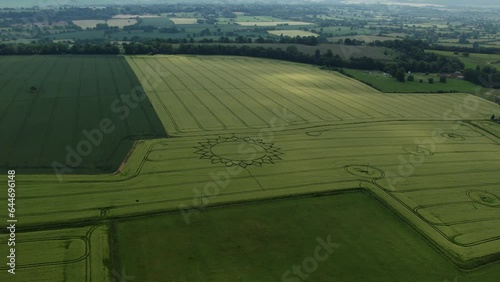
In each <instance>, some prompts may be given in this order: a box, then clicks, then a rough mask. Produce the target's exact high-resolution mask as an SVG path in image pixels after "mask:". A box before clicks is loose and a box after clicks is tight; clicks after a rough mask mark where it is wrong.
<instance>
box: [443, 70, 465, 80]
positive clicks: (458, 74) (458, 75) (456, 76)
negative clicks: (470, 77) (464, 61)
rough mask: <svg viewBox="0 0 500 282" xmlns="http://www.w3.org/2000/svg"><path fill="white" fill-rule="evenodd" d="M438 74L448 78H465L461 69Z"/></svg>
mask: <svg viewBox="0 0 500 282" xmlns="http://www.w3.org/2000/svg"><path fill="white" fill-rule="evenodd" d="M438 76H439V77H446V78H455V79H464V75H463V73H461V72H459V71H456V72H454V73H440V74H439V75H438Z"/></svg>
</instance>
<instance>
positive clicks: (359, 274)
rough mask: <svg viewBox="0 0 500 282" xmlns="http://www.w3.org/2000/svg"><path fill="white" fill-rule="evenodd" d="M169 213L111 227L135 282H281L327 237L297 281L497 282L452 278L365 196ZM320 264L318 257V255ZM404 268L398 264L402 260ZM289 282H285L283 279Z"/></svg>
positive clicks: (486, 271)
mask: <svg viewBox="0 0 500 282" xmlns="http://www.w3.org/2000/svg"><path fill="white" fill-rule="evenodd" d="M190 219H191V223H190V224H189V225H186V223H185V222H184V220H183V218H182V216H181V215H180V214H179V213H175V214H172V215H164V216H155V217H148V218H144V219H136V220H134V221H125V222H120V223H118V227H117V234H116V236H115V238H118V241H119V242H118V247H119V256H120V258H121V267H122V268H123V269H126V272H127V274H128V275H132V276H135V277H136V279H137V280H138V281H303V280H286V279H285V280H282V278H283V277H282V276H283V274H284V273H285V272H286V271H287V270H290V271H292V266H293V265H302V263H303V261H304V260H305V259H306V258H308V257H312V256H313V254H314V251H315V248H316V247H317V246H318V245H319V243H318V242H317V238H321V239H323V240H326V239H327V237H328V236H331V243H334V244H338V245H336V246H335V247H333V253H332V254H330V256H329V257H328V258H327V259H326V260H325V261H323V262H318V266H317V270H315V271H312V272H311V273H307V272H305V271H304V270H303V271H304V274H307V275H309V277H308V278H307V281H342V282H347V281H384V282H389V281H406V282H410V281H415V282H417V281H418V282H422V281H436V282H441V281H446V280H448V281H457V280H455V279H458V281H460V282H466V281H484V282H490V281H491V282H493V281H498V280H496V278H497V277H498V276H499V275H500V268H498V267H493V266H492V267H486V268H483V269H482V270H478V271H476V272H474V273H465V272H461V271H460V270H458V269H457V268H456V267H455V266H454V265H453V264H452V263H451V262H450V261H449V260H447V259H445V258H444V257H443V256H442V255H440V254H439V253H438V252H437V251H436V250H434V249H433V248H432V247H431V246H430V245H429V244H428V243H426V241H425V240H424V239H422V238H421V237H420V236H419V235H417V233H416V232H415V231H414V230H412V229H411V228H410V227H408V225H407V224H405V223H404V222H403V221H401V220H400V219H399V218H398V217H397V216H395V215H394V214H392V213H391V212H390V211H388V210H387V209H386V208H385V207H383V206H382V205H380V204H379V203H378V202H376V201H374V200H373V199H372V198H371V197H370V196H368V195H367V194H365V193H358V192H356V193H347V194H341V195H335V196H323V197H313V198H302V199H289V200H282V201H277V202H272V203H258V204H252V205H248V206H234V207H228V208H222V209H211V210H206V211H203V212H202V213H201V214H195V215H193V216H191V218H190ZM321 254H323V253H321ZM403 258H404V259H403ZM293 277H294V278H296V279H298V277H297V276H296V275H293V274H289V275H288V276H285V278H287V279H292V278H293Z"/></svg>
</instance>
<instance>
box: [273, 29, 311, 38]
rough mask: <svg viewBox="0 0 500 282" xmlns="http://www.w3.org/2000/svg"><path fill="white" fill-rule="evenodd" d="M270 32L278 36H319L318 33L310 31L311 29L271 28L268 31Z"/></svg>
mask: <svg viewBox="0 0 500 282" xmlns="http://www.w3.org/2000/svg"><path fill="white" fill-rule="evenodd" d="M268 32H269V33H270V34H273V35H277V36H281V35H283V36H290V37H296V36H319V35H318V34H316V33H314V32H309V31H303V30H270V31H268Z"/></svg>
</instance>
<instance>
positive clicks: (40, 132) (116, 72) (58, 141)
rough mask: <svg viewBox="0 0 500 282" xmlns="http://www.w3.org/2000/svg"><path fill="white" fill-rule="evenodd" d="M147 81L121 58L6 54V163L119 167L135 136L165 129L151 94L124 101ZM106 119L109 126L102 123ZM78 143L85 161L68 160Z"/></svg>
mask: <svg viewBox="0 0 500 282" xmlns="http://www.w3.org/2000/svg"><path fill="white" fill-rule="evenodd" d="M140 85H141V84H140V83H139V81H138V79H137V77H136V76H135V74H134V72H133V71H132V70H131V69H130V67H129V65H128V64H127V62H126V61H125V59H124V58H120V57H106V56H99V57H91V56H85V57H84V56H31V57H3V58H0V88H1V89H2V92H1V93H0V113H1V115H0V132H2V135H1V136H0V147H1V148H3V149H2V150H1V151H0V167H2V168H9V169H21V170H22V171H25V172H26V171H33V172H42V171H46V170H50V171H52V164H53V162H59V163H60V164H62V165H65V166H66V167H70V168H71V167H73V166H74V165H75V164H76V166H75V167H76V168H78V169H79V170H80V171H81V172H92V171H96V172H97V171H112V170H115V169H116V168H118V166H119V165H120V163H121V162H122V161H123V159H124V157H125V155H126V154H127V153H128V152H129V151H130V148H131V146H132V145H133V143H134V140H135V139H138V138H141V139H148V138H153V137H160V136H165V135H166V133H165V131H164V129H163V126H162V124H161V122H160V120H159V119H158V117H157V115H156V113H155V112H154V110H153V108H152V107H151V106H150V103H149V100H148V99H147V98H145V99H144V100H142V102H141V103H140V104H138V106H137V105H136V104H132V105H134V106H136V108H135V109H134V108H133V107H129V106H126V105H127V104H126V102H125V101H122V99H123V97H121V96H122V95H126V96H130V95H131V94H132V89H134V87H140ZM33 88H34V89H35V90H33ZM137 89H140V88H137ZM140 95H144V94H140ZM124 106H126V107H127V108H128V109H129V115H128V116H125V110H124V109H123V107H124ZM104 120H105V121H108V123H106V125H107V128H108V129H109V131H111V132H109V133H103V131H102V130H101V128H100V127H101V125H100V123H101V122H102V121H104ZM109 121H110V122H111V123H109ZM111 129H113V130H111ZM84 130H86V131H87V132H89V133H90V132H93V133H94V136H95V139H90V138H88V137H87V136H88V135H84V133H83V131H84ZM96 130H99V131H101V133H102V138H101V137H99V134H98V133H96ZM98 141H100V142H98ZM82 142H83V143H82ZM89 144H90V145H91V146H88V145H89ZM85 145H87V146H85ZM71 150H74V151H76V152H84V154H80V153H79V155H80V156H81V157H82V158H81V159H82V160H81V161H79V160H78V157H74V156H73V157H72V158H70V162H68V161H66V157H67V156H68V155H69V154H70V153H69V152H70V151H71ZM87 154H89V155H88V156H87ZM71 161H74V162H71ZM69 164H70V165H69ZM77 171H78V170H75V171H72V172H77Z"/></svg>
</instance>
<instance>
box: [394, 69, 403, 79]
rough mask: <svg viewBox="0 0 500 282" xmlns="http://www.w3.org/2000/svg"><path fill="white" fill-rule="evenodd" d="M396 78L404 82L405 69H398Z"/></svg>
mask: <svg viewBox="0 0 500 282" xmlns="http://www.w3.org/2000/svg"><path fill="white" fill-rule="evenodd" d="M396 79H397V80H398V81H400V82H405V71H404V70H403V69H399V70H398V72H397V73H396Z"/></svg>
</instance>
